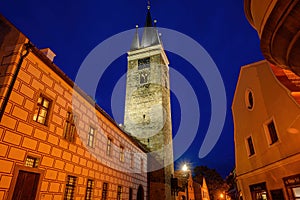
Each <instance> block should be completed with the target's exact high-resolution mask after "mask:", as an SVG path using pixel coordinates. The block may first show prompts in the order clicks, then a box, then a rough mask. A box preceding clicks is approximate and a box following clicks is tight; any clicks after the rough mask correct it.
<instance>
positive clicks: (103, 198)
mask: <svg viewBox="0 0 300 200" xmlns="http://www.w3.org/2000/svg"><path fill="white" fill-rule="evenodd" d="M107 190H108V183H103V189H102V199H101V200H106V199H107Z"/></svg>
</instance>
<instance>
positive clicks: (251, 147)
mask: <svg viewBox="0 0 300 200" xmlns="http://www.w3.org/2000/svg"><path fill="white" fill-rule="evenodd" d="M247 143H248V150H249V156H252V155H254V154H255V151H254V145H253V141H252V137H248V139H247Z"/></svg>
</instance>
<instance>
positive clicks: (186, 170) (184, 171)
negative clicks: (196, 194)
mask: <svg viewBox="0 0 300 200" xmlns="http://www.w3.org/2000/svg"><path fill="white" fill-rule="evenodd" d="M181 169H182V171H183V176H184V178H185V179H186V183H185V189H186V199H187V200H189V176H190V173H189V168H188V166H187V164H184V165H183V166H182V168H181Z"/></svg>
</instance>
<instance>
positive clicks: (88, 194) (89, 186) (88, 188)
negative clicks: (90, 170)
mask: <svg viewBox="0 0 300 200" xmlns="http://www.w3.org/2000/svg"><path fill="white" fill-rule="evenodd" d="M93 187H94V181H93V180H91V179H88V180H87V185H86V194H85V200H92V194H93Z"/></svg>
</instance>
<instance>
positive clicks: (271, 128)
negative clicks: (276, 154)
mask: <svg viewBox="0 0 300 200" xmlns="http://www.w3.org/2000/svg"><path fill="white" fill-rule="evenodd" d="M267 126H268V131H269V135H270V140H271V144H274V143H275V142H277V141H278V135H277V131H276V128H275V124H274V121H273V120H272V121H271V122H270V123H269V124H268V125H267Z"/></svg>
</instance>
